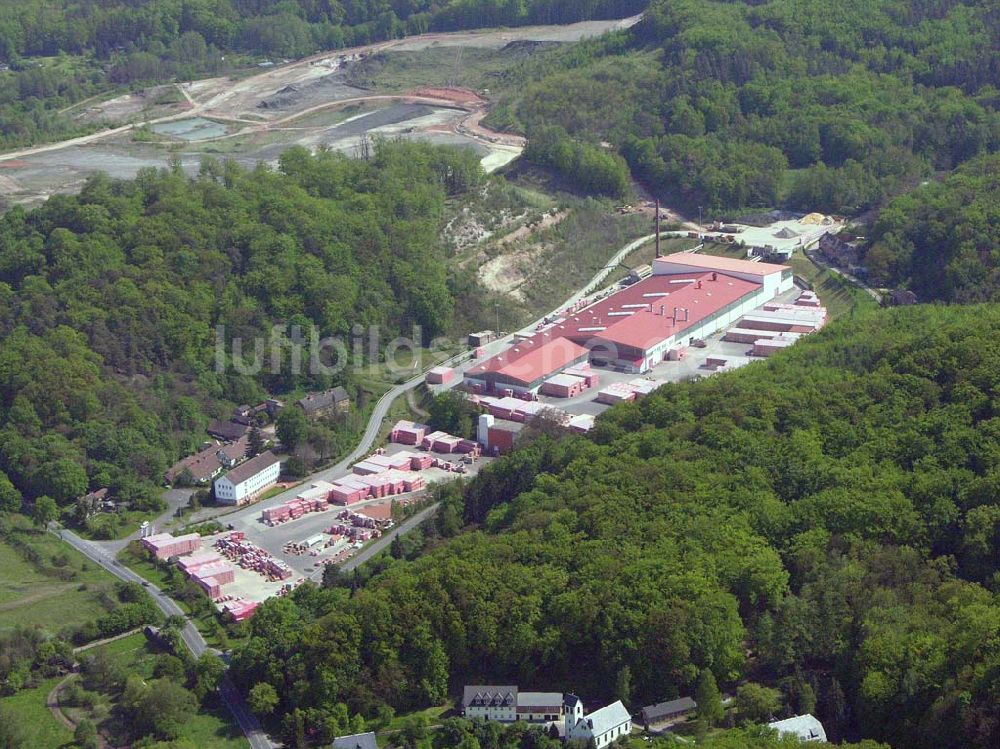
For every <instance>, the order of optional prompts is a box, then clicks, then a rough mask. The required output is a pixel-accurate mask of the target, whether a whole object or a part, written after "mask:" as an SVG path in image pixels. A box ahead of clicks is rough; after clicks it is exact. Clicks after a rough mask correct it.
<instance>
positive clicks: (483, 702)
mask: <svg viewBox="0 0 1000 749" xmlns="http://www.w3.org/2000/svg"><path fill="white" fill-rule="evenodd" d="M462 713H463V715H465V717H466V718H469V719H470V720H472V719H474V718H481V719H482V720H496V721H500V722H502V723H513V722H514V721H516V720H517V687H516V686H487V685H472V686H466V687H465V689H464V690H463V691H462Z"/></svg>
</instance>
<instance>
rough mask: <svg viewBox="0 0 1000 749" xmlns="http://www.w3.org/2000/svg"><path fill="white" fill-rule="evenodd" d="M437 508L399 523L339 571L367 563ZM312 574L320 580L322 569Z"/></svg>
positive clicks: (429, 508)
mask: <svg viewBox="0 0 1000 749" xmlns="http://www.w3.org/2000/svg"><path fill="white" fill-rule="evenodd" d="M438 507H440V503H438V504H434V505H431V506H430V507H425V508H424V509H423V510H421V511H420V512H418V513H417V514H416V515H414V516H413V517H412V518H410V519H409V520H405V521H403V523H401V524H400V525H399V526H397V527H396V528H393V529H392V530H391V531H389V532H388V533H386V534H385V535H384V536H382V538H380V539H378V540H377V541H375V542H373V543H370V544H368V545H367V546H365V548H363V549H362V550H361V551H360V552H359V553H358V554H356V555H355V556H353V557H351V558H350V559H348V560H347V561H346V562H344V563H343V564H342V565H340V569H342V570H343V571H344V572H350V571H351V570H353V569H355V568H356V567H360V566H361V565H362V564H364V563H365V562H367V561H368V560H369V559H371V558H372V557H374V556H375V555H376V554H378V553H379V552H381V551H383V550H384V549H385V547H387V546H388V545H389V544H391V543H392V539H394V538H395V537H396V536H400V535H402V534H404V533H409V532H410V531H412V530H413V529H414V528H416V527H417V526H418V525H420V524H421V523H422V522H424V521H425V520H427V518H429V517H430V516H431V515H433V514H434V513H435V512H437V510H438ZM314 574H315V575H316V576H317V577H318V578H322V577H323V570H322V568H320V569H319V571H318V572H316V573H314Z"/></svg>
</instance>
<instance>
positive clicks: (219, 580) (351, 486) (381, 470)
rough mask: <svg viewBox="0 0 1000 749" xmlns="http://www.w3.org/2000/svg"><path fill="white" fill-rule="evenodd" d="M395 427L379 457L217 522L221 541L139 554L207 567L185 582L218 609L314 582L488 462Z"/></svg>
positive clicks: (162, 537) (468, 444)
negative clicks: (397, 510) (432, 491)
mask: <svg viewBox="0 0 1000 749" xmlns="http://www.w3.org/2000/svg"><path fill="white" fill-rule="evenodd" d="M397 426H398V427H399V429H398V430H397V432H395V433H394V437H398V438H400V439H401V440H402V441H398V442H391V443H389V444H388V445H386V446H385V447H383V448H379V449H377V450H376V451H375V452H374V453H372V454H371V455H369V456H368V457H366V458H363V459H361V460H357V461H355V463H354V464H353V465H352V466H351V467H350V468H349V469H348V470H347V471H341V472H340V473H339V474H338V475H330V474H329V473H327V474H323V478H319V477H314V478H312V479H310V480H309V481H306V482H304V483H302V484H301V485H299V486H297V487H295V488H294V489H292V490H289V491H287V492H283V493H282V494H281V495H279V496H277V497H272V498H270V499H267V500H264V501H262V502H258V503H255V504H250V505H248V506H246V507H243V508H241V509H239V510H237V511H236V512H234V513H230V514H228V515H225V516H224V517H223V518H221V519H220V520H222V522H224V523H226V524H227V525H228V526H229V527H228V528H227V529H226V530H225V531H223V532H222V533H219V534H217V535H215V536H209V537H205V538H199V537H198V536H197V535H194V536H192V535H190V534H189V535H187V536H183V537H177V538H172V537H170V535H169V534H158V535H156V536H151V537H149V538H147V539H145V540H144V546H145V547H146V548H147V549H149V550H150V552H151V553H153V554H154V555H156V556H157V558H159V559H162V560H166V559H168V558H173V557H177V556H179V555H186V554H192V553H193V554H195V555H202V554H206V556H205V559H201V557H200V556H196V557H195V560H194V564H193V570H194V571H196V572H198V571H200V570H201V567H200V566H199V565H200V564H206V563H209V562H210V563H212V566H208V567H206V568H205V574H204V575H201V576H198V575H191V576H192V579H194V581H195V582H196V583H197V584H198V585H199V587H201V588H202V589H203V590H204V591H205V592H206V594H207V595H209V596H210V597H212V598H213V599H214V600H216V601H217V603H219V604H220V605H221V604H222V603H225V602H232V601H249V602H260V601H263V600H264V599H266V598H269V597H272V596H275V595H282V594H283V591H286V590H288V589H289V588H290V587H293V586H295V585H297V584H298V583H300V582H302V581H303V580H304V579H306V578H311V579H314V580H315V579H318V578H319V576H320V574H321V573H322V570H323V567H324V566H325V565H326V564H331V563H340V562H344V561H346V560H347V559H349V558H350V557H351V556H353V555H354V554H355V553H356V552H357V551H358V549H360V548H361V547H362V546H363V545H364V544H365V543H366V542H368V541H370V540H373V539H376V538H378V537H379V536H381V535H382V533H383V531H385V530H388V529H390V528H392V527H393V525H394V521H393V519H392V513H391V508H392V505H393V503H395V504H396V505H397V506H399V507H401V508H402V507H405V506H407V505H408V504H411V503H413V502H415V501H417V500H420V499H422V498H423V495H424V490H425V489H426V488H427V487H428V486H429V485H431V484H433V483H435V482H440V481H448V480H453V479H454V478H456V477H457V476H460V475H472V474H474V473H475V472H477V471H478V469H479V467H480V466H481V465H482V463H483V462H484V461H488V460H489V459H484V458H481V457H480V455H479V453H480V448H479V445H478V444H477V443H476V442H475V441H473V440H466V439H461V438H459V437H455V436H453V435H448V434H446V433H444V432H435V431H433V430H430V429H427V428H424V427H422V426H421V425H416V424H413V423H412V422H400V424H399V425H397ZM206 550H211V551H207V552H206ZM207 554H211V555H212V558H209V557H208V556H207ZM181 559H183V556H181ZM220 562H223V563H224V564H219V563H220ZM185 564H190V562H187V563H185ZM216 566H218V569H216ZM182 569H184V567H183V566H182ZM244 614H245V612H244V613H241V615H244ZM247 615H248V614H247Z"/></svg>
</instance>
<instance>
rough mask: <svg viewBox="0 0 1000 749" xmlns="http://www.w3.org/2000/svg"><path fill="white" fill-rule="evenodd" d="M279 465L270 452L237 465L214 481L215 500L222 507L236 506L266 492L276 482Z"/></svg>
mask: <svg viewBox="0 0 1000 749" xmlns="http://www.w3.org/2000/svg"><path fill="white" fill-rule="evenodd" d="M280 475H281V463H280V462H278V458H277V457H276V456H275V454H274V453H272V452H271V451H270V450H268V451H266V452H262V453H261V454H260V455H258V456H257V457H256V458H252V459H250V460H248V461H247V462H246V463H243V464H241V465H238V466H237V467H236V468H234V469H233V470H231V471H229V473H227V474H226V475H225V476H222V477H221V478H217V479H216V480H215V484H214V487H215V500H216V502H218V503H220V504H224V505H238V504H243V503H244V502H249V501H250V500H251V499H253V498H254V497H256V496H257V495H259V494H260V493H261V492H264V491H266V490H267V489H269V488H271V487H272V486H274V485H275V484H276V483H277V482H278V476H280Z"/></svg>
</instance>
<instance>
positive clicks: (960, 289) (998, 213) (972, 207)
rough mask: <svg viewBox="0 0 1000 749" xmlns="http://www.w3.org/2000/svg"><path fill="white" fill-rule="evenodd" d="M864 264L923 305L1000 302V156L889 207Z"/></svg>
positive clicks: (879, 221) (985, 159)
mask: <svg viewBox="0 0 1000 749" xmlns="http://www.w3.org/2000/svg"><path fill="white" fill-rule="evenodd" d="M869 240H870V247H869V250H868V253H867V255H866V257H865V264H866V266H867V267H868V270H869V272H870V273H871V274H872V276H873V277H874V278H875V279H877V280H878V281H879V282H881V283H885V284H888V285H893V286H907V287H909V288H910V289H912V290H913V291H915V292H916V293H917V295H918V296H919V297H920V298H921V299H925V300H931V299H940V300H944V301H949V302H977V301H979V302H981V301H996V300H997V299H1000V157H998V156H988V157H983V158H980V159H976V160H974V161H970V162H969V163H968V164H966V165H965V166H963V167H962V168H960V169H959V170H958V171H956V172H955V173H954V174H952V175H950V176H949V177H948V178H947V179H945V180H943V181H940V182H928V183H926V184H924V185H922V186H921V187H919V188H917V189H916V190H914V191H913V192H911V193H908V194H906V195H902V196H900V197H898V198H896V199H895V200H893V201H892V202H890V203H889V204H888V205H887V206H886V207H885V208H884V209H883V210H882V211H881V212H880V214H879V216H878V218H877V220H876V221H875V222H874V224H873V226H872V230H871V235H870V237H869Z"/></svg>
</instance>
